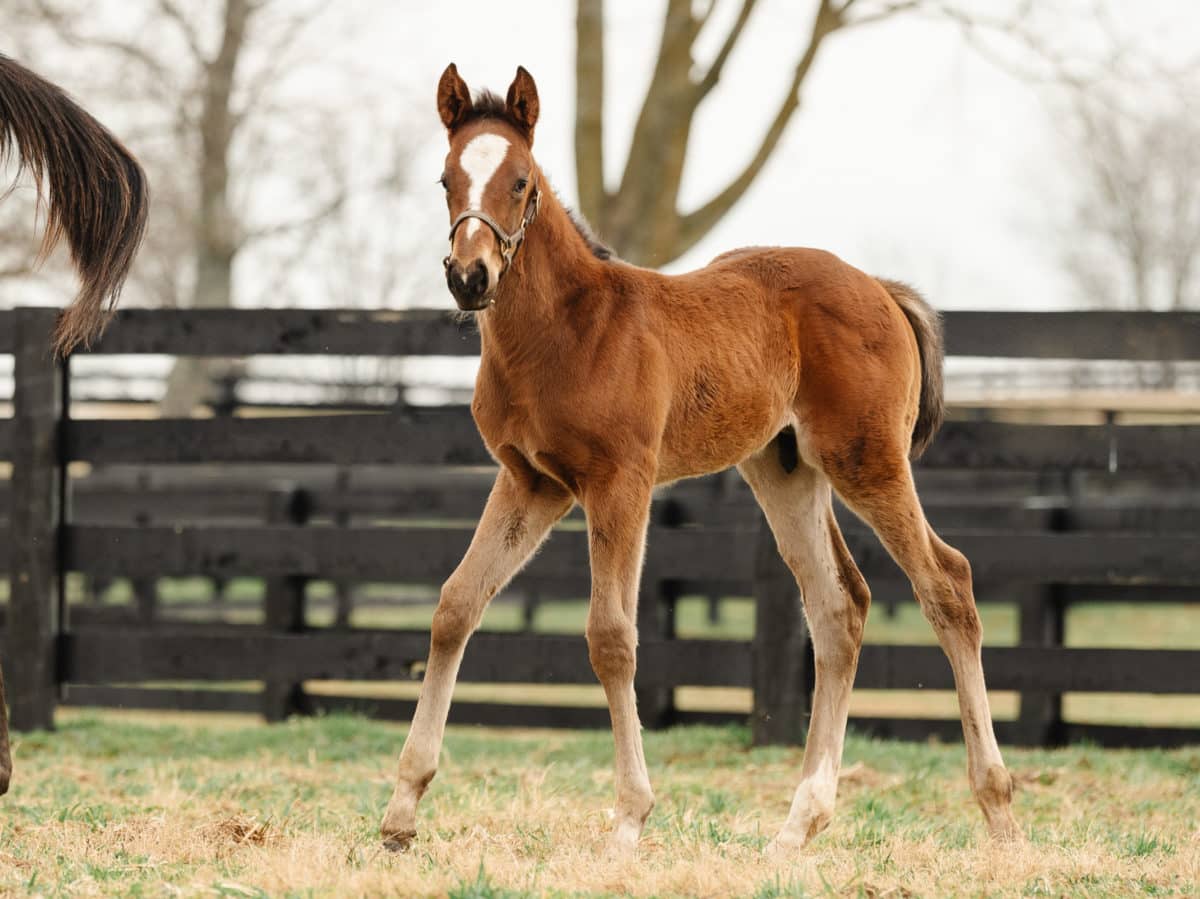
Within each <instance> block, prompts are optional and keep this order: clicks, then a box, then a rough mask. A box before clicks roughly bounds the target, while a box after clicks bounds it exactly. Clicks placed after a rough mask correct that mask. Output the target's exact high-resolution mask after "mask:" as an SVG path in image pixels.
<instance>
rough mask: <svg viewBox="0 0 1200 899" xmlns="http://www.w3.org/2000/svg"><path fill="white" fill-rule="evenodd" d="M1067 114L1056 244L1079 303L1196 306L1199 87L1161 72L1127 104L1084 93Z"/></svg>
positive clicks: (1188, 78) (1199, 290)
mask: <svg viewBox="0 0 1200 899" xmlns="http://www.w3.org/2000/svg"><path fill="white" fill-rule="evenodd" d="M1134 100H1136V102H1134ZM1066 105H1067V109H1066V114H1065V115H1062V116H1060V119H1061V120H1065V121H1066V122H1067V127H1066V128H1065V132H1064V134H1065V141H1064V143H1065V151H1066V152H1065V154H1064V156H1065V165H1064V171H1065V173H1066V174H1067V175H1068V178H1069V179H1070V188H1071V191H1072V198H1071V210H1070V217H1069V219H1068V221H1067V223H1066V227H1064V228H1063V229H1062V230H1061V232H1060V242H1061V246H1062V255H1063V261H1064V266H1065V269H1066V272H1067V274H1068V276H1069V277H1070V279H1071V280H1072V282H1073V283H1074V285H1075V288H1076V290H1077V292H1078V294H1079V297H1080V299H1081V300H1082V301H1083V302H1084V303H1086V304H1088V305H1098V306H1107V307H1115V308H1120V307H1124V308H1136V309H1184V308H1197V307H1200V278H1197V270H1198V269H1200V80H1198V79H1197V78H1196V76H1195V74H1194V73H1192V74H1190V75H1184V76H1172V75H1169V74H1166V73H1163V74H1160V75H1159V76H1157V77H1155V78H1154V80H1153V83H1152V84H1143V85H1141V86H1140V89H1139V90H1138V92H1137V93H1136V95H1135V97H1134V98H1133V99H1129V98H1123V97H1120V96H1116V95H1114V93H1112V92H1109V93H1097V92H1094V91H1093V92H1088V93H1075V94H1073V95H1072V96H1071V98H1070V101H1069V103H1068V104H1066Z"/></svg>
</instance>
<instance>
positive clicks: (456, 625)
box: [429, 583, 479, 652]
mask: <svg viewBox="0 0 1200 899" xmlns="http://www.w3.org/2000/svg"><path fill="white" fill-rule="evenodd" d="M478 617H479V613H478V611H477V610H476V608H475V603H473V602H472V601H471V597H469V596H467V595H466V594H465V593H464V592H463V591H462V590H461V589H460V588H457V587H455V586H453V585H452V584H450V583H447V584H446V585H445V586H444V587H442V595H441V598H440V599H439V600H438V606H437V610H436V611H435V612H434V613H433V625H432V627H431V628H430V633H429V641H430V647H431V649H432V650H433V651H434V652H457V651H458V650H459V649H460V648H461V647H462V646H463V644H464V643H466V642H467V639H468V638H469V637H470V636H471V633H472V632H473V631H474V630H475V626H476V625H477V624H478V621H477V619H478Z"/></svg>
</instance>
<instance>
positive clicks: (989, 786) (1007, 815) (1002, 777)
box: [975, 765, 1025, 843]
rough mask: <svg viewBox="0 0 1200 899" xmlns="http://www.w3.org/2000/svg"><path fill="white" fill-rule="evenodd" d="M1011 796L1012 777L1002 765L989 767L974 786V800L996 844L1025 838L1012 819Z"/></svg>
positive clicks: (1015, 821) (1013, 818)
mask: <svg viewBox="0 0 1200 899" xmlns="http://www.w3.org/2000/svg"><path fill="white" fill-rule="evenodd" d="M1012 795H1013V780H1012V775H1010V774H1009V773H1008V769H1006V768H1005V767H1004V766H1003V765H992V766H991V767H989V768H988V769H987V772H986V773H985V774H984V777H983V780H982V782H981V783H979V784H976V785H975V798H976V799H977V800H979V807H980V808H981V809H983V817H984V820H986V821H987V827H988V833H989V834H990V835H991V837H992V839H993V840H996V841H998V842H1004V843H1012V842H1020V841H1021V840H1023V839H1024V838H1025V837H1024V834H1022V833H1021V828H1020V827H1019V826H1018V825H1017V819H1016V818H1015V817H1013V811H1012Z"/></svg>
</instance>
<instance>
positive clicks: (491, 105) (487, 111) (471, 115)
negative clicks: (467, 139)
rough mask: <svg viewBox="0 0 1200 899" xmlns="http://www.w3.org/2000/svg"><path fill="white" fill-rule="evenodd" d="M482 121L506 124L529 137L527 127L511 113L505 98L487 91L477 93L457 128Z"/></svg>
mask: <svg viewBox="0 0 1200 899" xmlns="http://www.w3.org/2000/svg"><path fill="white" fill-rule="evenodd" d="M481 119H495V120H497V121H500V122H504V123H505V124H506V125H508V126H510V127H512V128H515V129H516V130H517V131H519V132H520V133H521V134H525V135H526V136H528V132H527V131H526V129H525V126H524V125H523V124H521V123H520V122H518V121H517V120H516V119H515V118H513V117H512V115H511V114H510V113H509V111H508V104H507V103H505V102H504V98H503V97H501V96H500V95H499V94H496V93H493V92H492V91H489V90H486V89H484V90H480V91H476V92H475V97H474V99H473V100H472V101H471V108H470V110H469V111H468V112H466V113H464V114H463V117H462V121H461V122H459V123H458V125H456V126H455V127H459V128H461V127H462V126H463V125H466V124H468V123H469V122H478V121H480V120H481Z"/></svg>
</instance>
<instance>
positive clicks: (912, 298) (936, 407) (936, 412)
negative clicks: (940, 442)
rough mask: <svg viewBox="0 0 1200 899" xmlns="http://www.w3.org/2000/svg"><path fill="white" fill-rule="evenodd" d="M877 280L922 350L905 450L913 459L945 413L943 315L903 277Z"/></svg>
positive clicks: (940, 424) (931, 435)
mask: <svg viewBox="0 0 1200 899" xmlns="http://www.w3.org/2000/svg"><path fill="white" fill-rule="evenodd" d="M877 280H878V281H879V283H880V284H882V285H883V287H884V289H885V290H886V291H887V292H888V293H889V294H891V296H892V299H893V300H895V301H896V304H897V305H898V306H899V307H900V309H901V311H902V312H903V313H904V316H905V318H907V319H908V323H909V325H911V326H912V329H913V333H914V334H916V335H917V349H918V350H919V351H920V354H921V404H920V407H919V408H918V410H917V421H916V423H915V424H914V425H913V433H912V446H911V448H910V449H909V453H908V454H909V456H910V457H911V458H913V459H916V458H918V457H919V456H920V455H921V453H923V452H925V448H926V447H928V446H929V444H930V443H932V442H933V437H934V435H935V434H937V431H938V428H940V427H941V426H942V420H943V419H944V418H945V417H946V404H945V396H944V388H943V384H942V357H943V355H944V347H943V342H942V319H941V316H939V315H938V313H937V310H936V309H934V308H933V307H932V306H930V305H929V303H928V301H926V299H925V298H924V297H923V296H921V295H920V294H919V293H917V291H916V289H915V288H912V287H910V286H909V285H907V284H905V283H903V282H902V281H889V280H886V279H884V278H878V279H877Z"/></svg>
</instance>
